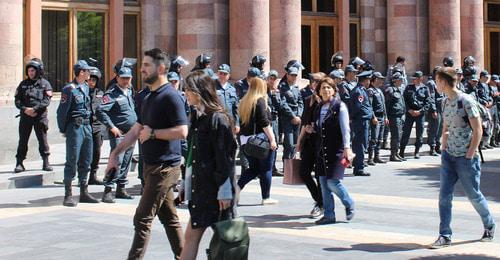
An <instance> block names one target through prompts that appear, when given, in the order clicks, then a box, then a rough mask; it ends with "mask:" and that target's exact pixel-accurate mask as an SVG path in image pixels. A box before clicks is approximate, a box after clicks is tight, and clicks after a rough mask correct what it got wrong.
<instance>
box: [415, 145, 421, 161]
mask: <svg viewBox="0 0 500 260" xmlns="http://www.w3.org/2000/svg"><path fill="white" fill-rule="evenodd" d="M419 152H420V147H415V159H420V153H419Z"/></svg>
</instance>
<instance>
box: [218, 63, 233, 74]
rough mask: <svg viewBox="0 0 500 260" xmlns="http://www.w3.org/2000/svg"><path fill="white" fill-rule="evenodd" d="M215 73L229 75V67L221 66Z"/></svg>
mask: <svg viewBox="0 0 500 260" xmlns="http://www.w3.org/2000/svg"><path fill="white" fill-rule="evenodd" d="M217 71H219V72H223V73H227V74H229V73H231V67H229V65H227V64H221V65H220V66H219V68H218V70H217Z"/></svg>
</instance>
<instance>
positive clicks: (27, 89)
mask: <svg viewBox="0 0 500 260" xmlns="http://www.w3.org/2000/svg"><path fill="white" fill-rule="evenodd" d="M30 67H33V68H34V69H35V70H36V78H35V79H30V78H27V79H25V80H23V81H21V83H20V84H19V86H18V87H17V89H16V94H15V96H14V99H15V104H16V107H17V108H18V109H19V110H20V120H19V144H18V146H17V154H16V160H17V162H16V168H15V169H14V172H16V173H18V172H22V171H24V170H25V168H24V165H23V160H24V159H26V154H27V152H28V141H29V138H30V135H31V130H32V129H35V135H36V137H37V139H38V151H39V152H40V155H41V156H42V159H43V170H44V171H52V167H51V166H50V164H49V155H50V152H49V144H48V142H47V130H48V129H49V120H48V118H47V107H48V106H49V104H50V99H51V97H52V87H51V85H50V83H49V82H48V81H47V80H45V79H44V78H42V73H43V64H42V63H41V61H40V62H38V61H35V60H32V61H30V62H29V63H28V64H27V65H26V74H27V73H28V68H30ZM27 108H32V109H33V110H34V112H35V113H36V115H35V116H34V117H31V116H29V115H27V114H26V113H25V111H26V109H27Z"/></svg>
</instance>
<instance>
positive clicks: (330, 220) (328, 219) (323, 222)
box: [314, 217, 337, 225]
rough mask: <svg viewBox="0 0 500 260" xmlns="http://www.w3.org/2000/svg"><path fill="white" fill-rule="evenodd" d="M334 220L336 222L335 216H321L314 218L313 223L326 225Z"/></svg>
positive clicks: (333, 222)
mask: <svg viewBox="0 0 500 260" xmlns="http://www.w3.org/2000/svg"><path fill="white" fill-rule="evenodd" d="M335 222H337V220H335V218H327V217H322V218H320V219H318V220H316V221H315V222H314V223H315V224H316V225H328V224H335Z"/></svg>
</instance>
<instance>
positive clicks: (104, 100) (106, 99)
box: [102, 95, 111, 104]
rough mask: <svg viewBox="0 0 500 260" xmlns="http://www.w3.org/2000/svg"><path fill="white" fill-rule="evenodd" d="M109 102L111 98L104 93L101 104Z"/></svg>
mask: <svg viewBox="0 0 500 260" xmlns="http://www.w3.org/2000/svg"><path fill="white" fill-rule="evenodd" d="M110 102H111V98H109V96H108V95H105V96H103V97H102V103H103V104H107V103H110Z"/></svg>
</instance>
